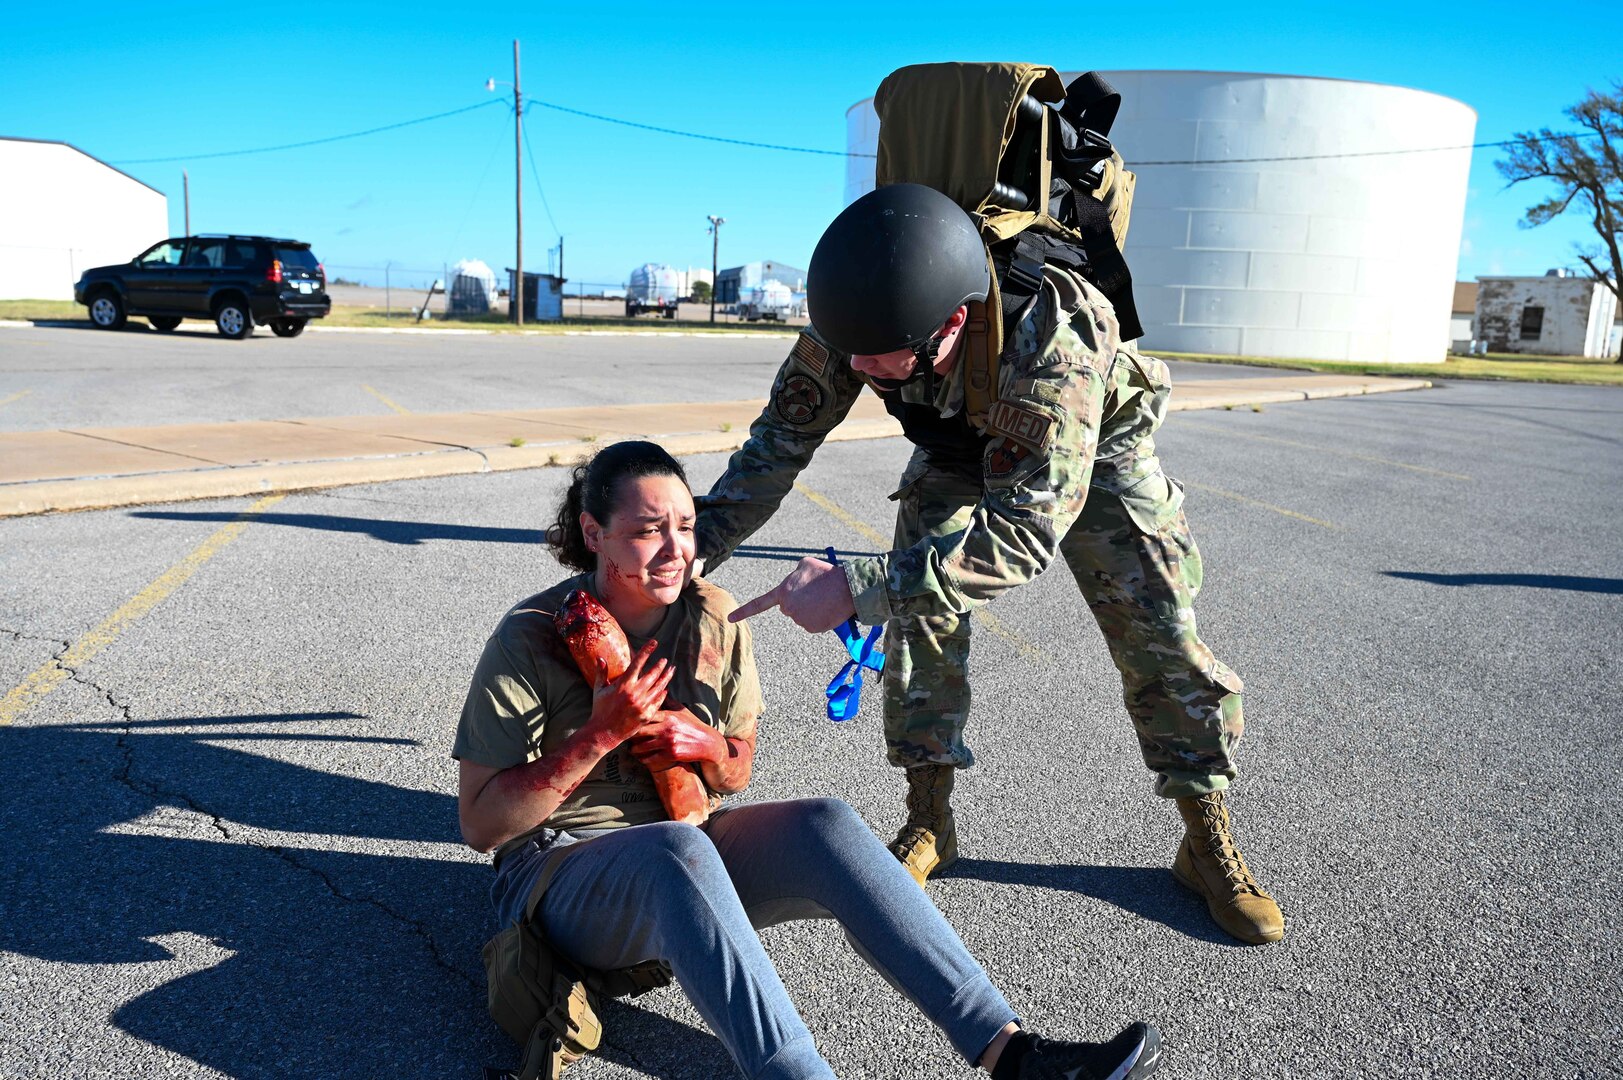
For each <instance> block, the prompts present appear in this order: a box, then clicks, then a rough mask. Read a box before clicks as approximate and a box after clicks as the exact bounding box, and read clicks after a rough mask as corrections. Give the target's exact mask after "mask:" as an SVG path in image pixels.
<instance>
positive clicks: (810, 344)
mask: <svg viewBox="0 0 1623 1080" xmlns="http://www.w3.org/2000/svg"><path fill="white" fill-rule="evenodd" d="M794 356H795V359H796V360H799V361H800V366H801V367H803V368H805V369H806V370H807V371H809V372H811V373H812V374H813V375H816V376H818V377H819V378H820V377H821V376H822V374H823V369H824V368H825V367H827V366H828V350H827V349H826V348H824V347H823V346H822V345H820V344H818V343H817V342H816V341H813V340H812V337H811V335H810V334H801V335H800V337H798V338H796V339H795V347H794Z"/></svg>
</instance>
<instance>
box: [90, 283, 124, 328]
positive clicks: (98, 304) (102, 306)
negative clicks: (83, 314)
mask: <svg viewBox="0 0 1623 1080" xmlns="http://www.w3.org/2000/svg"><path fill="white" fill-rule="evenodd" d="M90 321H91V322H93V323H95V324H96V325H97V326H99V327H101V328H102V329H103V330H117V329H119V328H120V327H122V326H123V325H124V301H123V300H122V299H120V298H119V295H118V294H117V293H116V292H107V291H103V292H99V293H97V294H96V295H95V296H94V297H93V298H92V299H91V301H90Z"/></svg>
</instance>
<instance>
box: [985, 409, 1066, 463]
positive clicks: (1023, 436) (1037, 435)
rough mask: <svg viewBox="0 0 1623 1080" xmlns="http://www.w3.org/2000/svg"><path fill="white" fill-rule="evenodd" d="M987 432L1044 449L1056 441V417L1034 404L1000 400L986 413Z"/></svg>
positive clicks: (1040, 449) (1032, 447)
mask: <svg viewBox="0 0 1623 1080" xmlns="http://www.w3.org/2000/svg"><path fill="white" fill-rule="evenodd" d="M986 432H987V434H989V435H1001V436H1002V437H1003V438H1005V439H1012V440H1013V441H1015V442H1017V443H1020V444H1021V445H1022V446H1026V447H1029V448H1031V449H1032V450H1037V451H1043V450H1047V449H1048V444H1049V443H1051V442H1053V441H1054V418H1053V417H1052V416H1049V415H1048V414H1047V413H1045V412H1043V411H1042V410H1041V409H1038V408H1036V407H1035V406H1032V405H1017V404H1015V403H1013V402H1010V401H999V402H998V403H997V404H995V405H993V406H992V410H991V412H989V413H987V414H986Z"/></svg>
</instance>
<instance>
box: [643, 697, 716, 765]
mask: <svg viewBox="0 0 1623 1080" xmlns="http://www.w3.org/2000/svg"><path fill="white" fill-rule="evenodd" d="M630 746H631V752H632V753H633V754H635V755H636V756H637V760H638V761H641V762H642V763H643V764H644V765H646V766H648V768H649V770H650V771H652V772H659V771H661V770H662V769H669V768H671V767H672V766H675V765H682V764H688V763H692V762H698V763H700V764H703V763H704V762H720V761H725V760H727V758H728V757H729V756H730V751H729V750H728V748H727V739H726V737H725V736H723V735H722V733H721V732H719V731H717V730H716V729H715V728H713V727H711V726H710V725H708V724H706V723H704V722H703V721H702V720H700V719H699V718H698V717H696V716H694V715H693V714H692V713H691V712H689V711H688V710H687V709H686V708H685V707H684V706H681V705H678V706H676V707H675V708H674V709H661V710H659V712H658V713H656V714H655V715H654V717H653V719H651V720H650V721H649V722H648V723H646V724H644V725H643V726H642V727H640V728H638V729H637V731H636V733H635V734H634V735H632V737H631V742H630Z"/></svg>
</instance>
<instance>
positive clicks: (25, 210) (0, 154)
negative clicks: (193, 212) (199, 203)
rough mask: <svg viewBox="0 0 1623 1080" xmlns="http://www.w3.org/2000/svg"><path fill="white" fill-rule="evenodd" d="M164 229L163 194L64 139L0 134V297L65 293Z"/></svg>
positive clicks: (70, 295)
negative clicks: (91, 271)
mask: <svg viewBox="0 0 1623 1080" xmlns="http://www.w3.org/2000/svg"><path fill="white" fill-rule="evenodd" d="M168 236H169V199H168V198H167V197H166V196H165V195H164V193H163V192H161V191H158V190H157V189H156V188H152V187H149V186H148V185H146V184H143V183H142V182H141V181H139V180H137V179H135V178H134V177H133V176H130V175H128V174H126V173H123V172H120V171H119V170H117V169H115V168H113V167H112V166H111V165H109V164H107V163H106V162H105V161H99V160H97V159H96V158H93V157H91V156H90V155H89V154H87V153H85V152H84V151H83V150H80V149H79V148H78V147H75V146H70V145H68V144H67V143H64V142H51V141H44V140H39V139H13V138H5V137H0V300H71V299H73V283H74V282H75V281H77V280H78V278H79V275H80V274H81V273H83V272H84V271H85V270H86V269H87V268H89V267H92V266H106V265H108V264H111V263H121V262H128V261H129V260H130V259H133V258H134V257H135V256H137V255H139V254H141V252H143V251H145V250H146V249H147V248H149V247H151V246H152V245H153V244H156V243H158V242H159V241H160V240H163V239H165V238H166V237H168Z"/></svg>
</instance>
